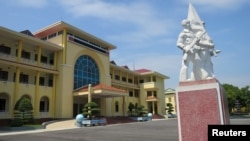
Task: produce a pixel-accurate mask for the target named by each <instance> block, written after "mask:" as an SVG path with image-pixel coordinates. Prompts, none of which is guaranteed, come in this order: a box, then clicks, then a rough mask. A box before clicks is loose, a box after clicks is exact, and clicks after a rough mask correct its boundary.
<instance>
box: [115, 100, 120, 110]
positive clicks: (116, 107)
mask: <svg viewBox="0 0 250 141" xmlns="http://www.w3.org/2000/svg"><path fill="white" fill-rule="evenodd" d="M115 112H119V102H118V101H116V102H115Z"/></svg>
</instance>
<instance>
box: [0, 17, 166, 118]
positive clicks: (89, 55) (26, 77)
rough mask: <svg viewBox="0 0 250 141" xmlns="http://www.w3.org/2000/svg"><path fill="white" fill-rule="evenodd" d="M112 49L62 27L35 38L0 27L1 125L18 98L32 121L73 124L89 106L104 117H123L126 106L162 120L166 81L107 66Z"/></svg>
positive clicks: (154, 74)
mask: <svg viewBox="0 0 250 141" xmlns="http://www.w3.org/2000/svg"><path fill="white" fill-rule="evenodd" d="M113 49H116V46H114V45H112V44H111V43H108V42H106V41H104V40H102V39H100V38H97V37H95V36H93V35H91V34H89V33H86V32H84V31H82V30H81V29H78V28H76V27H74V26H72V25H70V24H67V23H65V22H63V21H59V22H56V23H54V24H52V25H50V26H47V27H45V28H43V29H41V30H39V31H37V32H35V33H33V34H32V33H30V32H29V31H28V30H26V31H23V32H21V33H20V32H15V31H12V30H10V29H7V28H4V27H0V121H6V120H9V119H11V118H13V113H14V110H13V109H14V105H15V103H16V102H17V101H18V100H19V99H20V98H22V97H27V98H29V99H30V100H31V102H32V105H33V107H34V109H33V112H34V118H35V119H45V118H47V119H55V118H57V119H58V118H73V117H75V115H77V114H78V113H81V112H82V108H83V106H84V105H85V104H86V103H87V102H88V101H94V102H96V103H97V104H98V105H99V106H100V108H101V115H103V116H127V111H128V104H129V103H130V102H131V103H133V104H140V105H144V106H145V108H146V109H148V111H149V112H152V113H153V114H159V115H164V114H165V102H164V80H165V79H169V77H167V76H165V75H163V74H160V73H158V72H155V71H151V70H147V69H140V70H130V69H129V68H128V67H126V66H118V65H116V64H115V62H114V61H110V51H111V50H113Z"/></svg>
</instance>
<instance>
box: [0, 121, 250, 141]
mask: <svg viewBox="0 0 250 141" xmlns="http://www.w3.org/2000/svg"><path fill="white" fill-rule="evenodd" d="M65 123H67V122H65ZM68 124H69V125H71V126H69V127H68V128H70V129H65V128H64V127H63V128H62V127H58V126H59V125H56V126H57V128H56V126H55V125H54V126H55V127H54V128H51V129H42V130H35V131H30V132H14V133H0V141H17V140H18V141H29V140H30V141H31V140H32V141H33V140H35V141H75V140H80V141H118V140H119V141H138V140H142V141H152V140H155V141H166V140H167V141H178V130H177V119H168V120H166V119H164V120H154V121H148V122H135V123H127V124H114V125H106V126H94V127H82V128H76V127H75V126H72V122H68ZM231 124H250V119H231Z"/></svg>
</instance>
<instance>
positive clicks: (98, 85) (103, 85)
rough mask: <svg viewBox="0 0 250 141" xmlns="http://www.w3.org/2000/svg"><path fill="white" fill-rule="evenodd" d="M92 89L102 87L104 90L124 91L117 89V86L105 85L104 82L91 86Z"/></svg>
mask: <svg viewBox="0 0 250 141" xmlns="http://www.w3.org/2000/svg"><path fill="white" fill-rule="evenodd" d="M93 89H94V90H98V89H104V90H109V91H117V92H125V90H122V89H118V88H115V87H112V86H108V85H105V84H97V85H95V86H93Z"/></svg>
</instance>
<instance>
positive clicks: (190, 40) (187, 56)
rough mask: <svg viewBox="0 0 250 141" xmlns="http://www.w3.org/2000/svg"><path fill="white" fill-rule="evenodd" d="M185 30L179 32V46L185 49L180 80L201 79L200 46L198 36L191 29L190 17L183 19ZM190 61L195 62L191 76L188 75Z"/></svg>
mask: <svg viewBox="0 0 250 141" xmlns="http://www.w3.org/2000/svg"><path fill="white" fill-rule="evenodd" d="M182 27H183V31H182V32H181V33H180V34H179V37H178V40H177V47H179V48H180V49H181V50H183V57H182V67H181V71H180V81H186V80H198V79H201V66H200V65H201V63H200V61H201V59H200V56H199V51H200V49H199V46H197V45H196V44H197V42H198V41H199V40H198V37H197V36H196V35H195V33H194V32H193V31H192V29H191V23H190V21H189V20H188V19H184V20H182ZM190 62H191V63H192V64H193V70H191V77H189V76H188V68H189V64H190Z"/></svg>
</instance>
